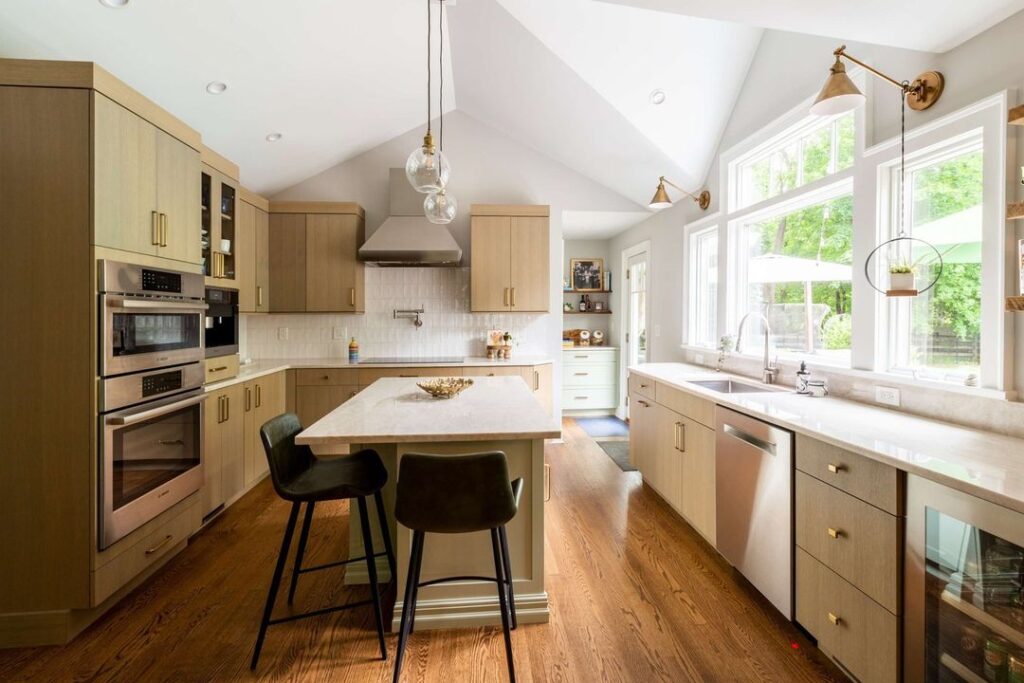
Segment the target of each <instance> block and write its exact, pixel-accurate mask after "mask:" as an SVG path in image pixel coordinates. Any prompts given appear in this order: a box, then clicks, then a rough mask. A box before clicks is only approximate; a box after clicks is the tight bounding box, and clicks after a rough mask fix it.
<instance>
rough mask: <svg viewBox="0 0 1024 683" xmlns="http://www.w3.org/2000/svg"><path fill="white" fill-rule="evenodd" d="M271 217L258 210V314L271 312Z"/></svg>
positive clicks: (256, 242) (256, 292)
mask: <svg viewBox="0 0 1024 683" xmlns="http://www.w3.org/2000/svg"><path fill="white" fill-rule="evenodd" d="M269 232H270V217H269V216H268V214H267V212H266V211H264V210H263V209H256V232H255V240H254V241H255V245H256V248H255V251H256V267H255V270H256V291H255V296H256V312H258V313H267V312H269V311H270V234H269Z"/></svg>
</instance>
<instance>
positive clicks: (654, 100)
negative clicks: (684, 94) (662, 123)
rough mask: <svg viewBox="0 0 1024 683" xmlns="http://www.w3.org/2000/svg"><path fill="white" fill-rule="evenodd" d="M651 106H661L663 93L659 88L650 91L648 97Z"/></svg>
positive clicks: (663, 98) (663, 97)
mask: <svg viewBox="0 0 1024 683" xmlns="http://www.w3.org/2000/svg"><path fill="white" fill-rule="evenodd" d="M650 99H651V104H661V103H662V102H664V101H665V91H664V90H662V89H661V88H657V89H656V90H652V91H651V95H650Z"/></svg>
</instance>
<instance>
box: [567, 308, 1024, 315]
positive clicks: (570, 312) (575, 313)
mask: <svg viewBox="0 0 1024 683" xmlns="http://www.w3.org/2000/svg"><path fill="white" fill-rule="evenodd" d="M1021 310H1024V309H1021ZM562 313H563V314H564V315H611V311H609V310H608V309H605V310H603V311H562Z"/></svg>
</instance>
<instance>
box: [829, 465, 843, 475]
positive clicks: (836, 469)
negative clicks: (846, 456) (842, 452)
mask: <svg viewBox="0 0 1024 683" xmlns="http://www.w3.org/2000/svg"><path fill="white" fill-rule="evenodd" d="M828 471H829V472H831V473H832V474H839V473H840V472H845V471H846V465H836V464H833V463H829V464H828Z"/></svg>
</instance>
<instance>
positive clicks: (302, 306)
mask: <svg viewBox="0 0 1024 683" xmlns="http://www.w3.org/2000/svg"><path fill="white" fill-rule="evenodd" d="M269 243H270V310H271V311H273V312H274V313H301V312H303V311H305V310H306V215H305V214H302V213H272V214H270V239H269Z"/></svg>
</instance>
